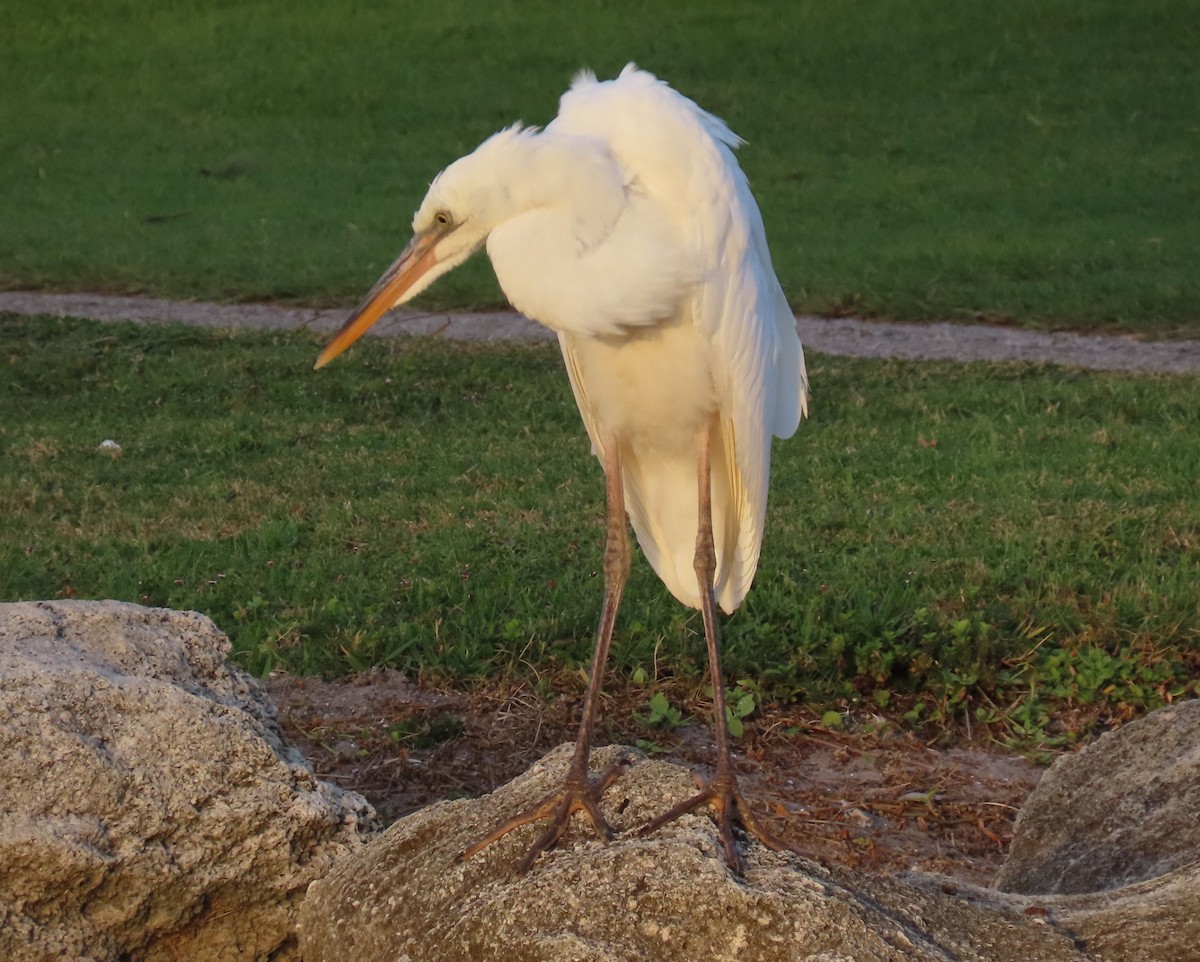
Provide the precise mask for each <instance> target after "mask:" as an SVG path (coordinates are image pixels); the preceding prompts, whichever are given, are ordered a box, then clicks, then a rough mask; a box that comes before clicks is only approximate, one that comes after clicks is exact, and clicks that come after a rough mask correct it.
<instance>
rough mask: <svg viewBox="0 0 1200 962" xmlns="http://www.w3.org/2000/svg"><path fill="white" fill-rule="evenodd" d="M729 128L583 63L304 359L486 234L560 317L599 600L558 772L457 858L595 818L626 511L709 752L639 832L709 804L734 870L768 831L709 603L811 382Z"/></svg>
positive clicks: (446, 179) (451, 181) (725, 577)
mask: <svg viewBox="0 0 1200 962" xmlns="http://www.w3.org/2000/svg"><path fill="white" fill-rule="evenodd" d="M741 143H742V141H741V140H740V138H738V137H737V136H736V135H735V134H734V133H732V132H731V131H730V129H729V128H728V127H727V126H726V125H725V123H724V122H723V121H721V120H720V119H718V118H716V117H714V116H713V115H712V114H709V113H706V112H705V111H704V110H702V109H701V108H700V107H699V106H697V105H696V104H695V103H694V102H692V101H691V100H689V99H687V98H686V97H684V96H682V95H681V94H679V93H677V92H676V91H674V90H673V89H671V88H670V87H669V86H668V85H667V84H666V83H663V82H662V81H659V80H658V79H657V78H655V77H654V76H653V75H651V74H649V73H647V72H645V71H643V70H639V69H638V68H637V67H636V66H634V65H633V64H630V65H628V66H627V67H626V68H625V69H624V70H623V71H622V72H621V74H620V76H619V77H618V78H617V79H615V80H611V81H606V82H598V81H597V80H596V77H595V76H594V75H593V74H592V73H590V72H583V73H581V74H579V75H578V76H577V77H576V78H575V80H574V82H573V83H572V85H571V88H570V90H568V91H567V93H565V94H564V95H563V97H562V99H561V102H560V104H559V112H558V116H557V117H556V118H555V119H554V121H553V122H551V123H550V124H549V125H548V126H547V127H546V128H545V129H544V130H538V129H537V128H531V127H523V126H521V125H520V124H517V125H515V126H512V127H509V128H507V129H505V130H502V131H500V132H499V133H497V134H495V135H493V136H492V137H490V138H489V139H487V140H485V141H484V142H483V143H482V144H481V145H480V146H479V147H478V148H477V149H476V150H475V151H474V152H472V153H470V154H468V155H467V156H465V157H462V158H461V159H459V160H457V161H455V162H454V163H452V164H451V165H450V166H449V167H447V168H446V169H445V170H444V171H442V173H440V174H439V175H438V176H437V177H436V178H435V179H434V181H433V183H432V184H431V185H430V187H429V192H428V194H426V196H425V199H424V200H423V201H422V202H421V206H420V208H419V209H418V210H417V212H416V214H415V215H414V217H413V224H412V226H413V232H414V237H413V238H412V241H411V243H409V245H408V246H407V247H406V248H405V249H404V251H403V253H401V254H400V256H399V257H398V258H397V259H396V261H395V262H394V263H393V264H392V265H391V266H390V267H389V268H388V269H387V271H386V272H385V273H384V274H383V276H382V277H381V278H380V279H379V280H378V282H377V283H376V284H375V286H374V287H373V288H372V289H371V291H370V292H369V293H368V294H367V296H366V298H365V299H364V301H363V302H362V304H361V305H360V306H359V307H358V308H357V310H355V311H354V313H353V314H352V315H351V317H350V319H349V320H348V321H347V322H346V324H345V326H344V327H343V328H342V329H341V331H339V332H338V334H337V335H336V336H335V337H334V338H333V339H332V340H331V341H330V342H329V344H328V345H327V346H326V348H325V350H324V351H323V352H322V354H321V355H320V357H319V358H318V360H317V364H316V366H317V367H322V366H323V365H325V364H327V363H329V361H331V360H332V359H333V358H334V357H336V356H337V355H338V354H340V353H341V352H342V351H344V350H345V349H346V348H347V347H349V345H350V344H352V343H353V342H354V341H355V340H357V339H358V338H359V337H360V336H362V334H363V333H365V332H366V331H367V329H368V328H370V327H371V325H372V324H374V323H375V321H376V320H378V318H379V317H380V316H381V315H382V314H384V313H385V312H386V311H388V310H390V309H391V308H393V307H395V306H397V305H399V304H402V303H404V302H405V301H407V300H408V299H409V298H411V297H413V296H414V295H415V294H417V293H419V292H420V291H422V290H424V289H425V288H426V287H428V286H429V285H430V284H432V283H433V281H434V280H435V279H436V278H438V277H439V276H441V275H442V274H445V273H446V272H447V271H449V270H452V269H453V268H455V267H457V266H458V265H459V264H461V263H463V261H465V260H466V259H467V258H468V257H469V256H470V255H471V254H473V253H474V252H475V251H477V250H478V249H479V248H480V247H483V246H485V245H486V247H487V253H488V256H489V258H490V259H491V262H492V266H493V268H494V269H495V273H496V278H497V279H498V280H499V282H500V286H501V288H502V289H503V290H504V293H505V294H506V295H507V297H508V299H509V300H510V301H511V302H512V304H513V306H514V307H516V308H517V310H519V311H521V312H522V313H524V314H525V315H527V316H528V317H530V318H532V319H534V320H536V321H538V322H540V323H541V324H543V325H545V326H546V327H549V328H551V329H552V330H554V331H555V332H556V333H557V334H558V341H559V346H560V347H561V349H562V355H563V360H564V362H565V364H566V368H567V374H568V376H569V378H570V381H571V389H572V390H573V391H574V394H575V400H576V402H577V403H578V405H579V412H580V414H581V415H582V416H583V423H584V426H585V427H586V429H587V433H588V436H589V438H590V439H591V443H592V449H593V451H594V453H595V454H596V456H597V457H598V458H599V460H600V462H601V464H602V465H603V468H604V475H605V480H606V494H607V501H608V522H607V534H606V539H605V547H604V602H603V608H602V613H601V618H600V626H599V629H598V630H597V634H596V646H595V651H594V654H593V659H592V667H591V674H590V678H589V684H588V690H587V695H586V697H585V700H584V705H583V717H582V721H581V724H580V728H579V735H578V739H577V742H576V745H575V753H574V755H573V757H572V761H571V765H570V768H569V769H568V775H567V778H566V780H565V782H564V784H563V786H562V787H561V789H559V790H557V791H555V792H553V793H551V794H550V795H549V796H547V797H546V798H545V799H543V800H542V801H541V802H540V803H539V804H537V805H535V806H533V807H532V808H530V809H527V810H526V811H523V812H520V813H518V814H517V815H515V816H514V817H513V818H511V819H510V820H508V821H507V822H505V823H504V824H503V825H501V826H500V827H499V828H497V829H496V830H495V831H494V832H492V833H491V834H490V835H488V836H487V837H486V838H484V839H482V840H481V841H479V842H478V843H476V844H475V845H474V846H472V847H471V848H470V849H468V850H467V852H466V853H464V854H465V855H472V854H474V853H476V852H478V851H479V850H481V849H482V848H484V847H486V846H487V845H489V844H490V843H492V842H493V841H495V840H496V839H498V838H501V837H502V836H504V835H506V834H507V833H508V832H510V831H512V830H513V829H514V828H517V827H518V826H521V825H525V824H528V823H530V822H533V821H538V820H542V819H548V820H549V823H550V824H549V826H548V827H547V828H546V829H545V831H544V832H543V833H542V834H541V836H540V837H539V838H538V839H537V840H536V841H535V843H534V844H533V846H532V848H531V849H530V850H529V852H528V854H527V855H526V857H525V859H524V861H523V862H522V863H521V865H520V868H519V870H520V871H524V870H527V869H528V868H529V867H530V866H531V865H532V864H533V862H534V861H535V860H536V859H537V857H538V856H539V855H540V854H541V853H542V852H544V851H547V850H549V849H550V848H552V847H553V846H554V845H555V844H556V843H557V842H558V840H559V839H560V838H561V836H562V834H563V832H564V831H565V830H566V827H567V825H568V823H569V821H570V820H571V817H572V815H573V814H574V813H575V812H577V811H584V812H586V813H587V815H588V816H589V817H590V819H591V821H592V824H593V826H594V827H595V829H596V831H597V832H598V833H599V834H600V835H601V836H603V837H605V838H611V837H612V835H613V833H612V830H611V829H610V827H609V825H608V823H607V821H606V820H605V818H604V816H603V814H602V813H601V811H600V807H599V801H600V798H601V796H602V795H603V793H604V791H605V789H606V788H607V787H608V786H609V785H610V784H611V783H612V781H613V780H614V778H616V776H617V775H618V774H619V772H618V771H617V769H615V768H614V769H610V770H609V771H608V772H606V773H604V774H603V775H602V776H601V777H599V778H597V779H596V780H595V781H593V780H591V778H590V777H589V772H588V758H589V753H590V750H591V742H592V731H593V728H594V725H595V721H596V706H597V701H598V695H599V692H600V689H601V679H602V677H603V673H604V667H605V663H606V661H607V658H608V650H609V645H610V642H611V639H612V632H613V625H614V623H615V621H616V617H617V610H618V608H619V606H620V602H621V594H622V591H623V589H624V587H625V582H626V579H627V576H628V572H629V563H630V552H629V541H628V536H627V532H626V522H625V518H626V513H627V512H628V516H629V519H630V521H631V522H632V524H633V529H634V531H635V532H636V534H637V538H638V543H639V544H640V545H641V547H642V550H643V552H644V553H645V555H646V557H647V559H648V560H649V562H650V564H651V565H652V566H653V567H654V570H655V572H656V573H657V574H658V576H659V577H660V578H661V579H662V581H663V583H664V584H665V585H666V586H667V588H668V589H669V590H670V592H671V593H672V594H673V595H674V596H675V597H676V598H678V599H679V600H680V601H681V602H682V603H683V604H685V605H689V606H691V607H693V608H699V609H700V611H701V612H702V613H703V619H704V633H705V638H706V642H707V647H708V657H709V667H710V674H711V679H712V691H713V703H714V704H713V712H714V729H715V739H716V747H717V757H716V764H715V772H714V777H713V778H712V780H711V781H710V782H709V783H708V785H707V787H706V788H704V789H703V790H702V791H700V792H699V794H697V795H696V796H695V797H693V798H690V799H687V800H686V801H684V802H682V803H681V804H679V805H677V806H675V807H674V808H673V809H671V810H670V811H669V812H667V813H665V814H664V815H662V816H661V817H659V818H657V819H655V820H654V821H653V822H651V823H650V824H649V825H647V826H646V827H645V828H644V829H643V831H652V830H654V829H656V828H658V827H659V826H661V825H662V824H664V823H666V822H668V821H670V820H672V819H674V818H677V817H678V816H679V815H681V814H683V813H684V812H687V811H691V810H694V809H696V808H699V807H701V806H710V807H711V808H713V809H714V810H715V813H716V815H717V822H718V825H719V827H720V833H721V839H722V845H723V847H724V850H725V854H726V858H727V859H728V861H729V863H730V865H731V867H732V868H733V869H734V870H735V871H738V872H740V871H741V869H742V864H743V863H742V859H741V856H740V855H739V853H738V850H737V848H736V846H735V844H734V836H733V823H734V821H735V820H736V821H739V822H740V823H741V824H742V826H743V827H744V828H745V829H746V830H747V831H749V832H751V833H752V834H754V835H756V836H757V837H758V838H759V839H760V840H762V841H763V842H764V843H766V844H768V845H771V846H778V844H779V843H778V842H777V841H776V840H775V839H774V838H773V837H772V836H771V834H770V833H769V832H768V831H767V830H766V829H765V828H764V827H763V825H762V824H761V823H760V822H759V820H758V819H756V818H755V817H754V815H753V814H752V813H751V811H750V808H749V806H748V805H747V804H746V802H745V800H744V798H743V796H742V794H741V792H740V790H739V788H738V785H737V779H736V776H735V773H734V769H733V764H732V762H731V759H730V752H729V734H728V729H727V724H726V713H725V697H724V687H723V680H722V673H721V662H720V652H719V650H718V633H717V618H716V605H717V604H719V605H720V606H721V608H723V609H724V610H725V611H726V612H732V611H734V609H736V608H737V607H738V605H740V604H741V602H742V599H743V598H744V597H745V595H746V592H747V591H748V590H749V588H750V583H751V581H752V579H753V577H754V572H755V569H756V567H757V565H758V556H759V547H760V545H761V543H762V536H763V523H764V517H765V513H766V503H767V483H768V478H769V473H770V460H771V438H772V435H774V436H776V437H780V438H786V437H790V436H791V435H792V434H793V433H794V432H795V430H796V428H797V426H798V425H799V422H800V419H801V417H803V416H804V415H805V414H806V413H807V404H808V377H807V374H806V372H805V368H804V354H803V351H802V349H801V346H800V339H799V337H798V335H797V333H796V323H795V318H794V317H793V315H792V313H791V310H790V309H789V308H788V304H787V300H786V299H785V297H784V294H783V290H782V289H781V288H780V286H779V281H778V280H777V279H776V277H775V272H774V270H773V268H772V266H771V257H770V254H769V252H768V250H767V240H766V233H765V230H764V228H763V222H762V216H761V214H760V213H759V210H758V206H757V204H756V203H755V201H754V197H753V196H752V194H751V193H750V187H749V184H748V182H747V180H746V176H745V174H743V172H742V170H741V168H740V167H739V166H738V164H737V161H736V160H735V159H734V155H733V149H734V148H736V147H737V146H738V145H739V144H741Z"/></svg>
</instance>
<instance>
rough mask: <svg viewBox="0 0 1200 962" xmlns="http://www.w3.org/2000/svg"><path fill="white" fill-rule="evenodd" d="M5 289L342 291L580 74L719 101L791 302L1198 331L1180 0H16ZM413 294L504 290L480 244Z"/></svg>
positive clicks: (7, 102)
mask: <svg viewBox="0 0 1200 962" xmlns="http://www.w3.org/2000/svg"><path fill="white" fill-rule="evenodd" d="M5 27H6V31H7V32H6V35H5V43H4V48H5V55H4V56H3V57H2V58H0V91H3V93H0V180H2V181H3V182H4V183H5V184H6V185H8V189H7V191H6V194H5V209H4V217H3V218H0V286H2V287H7V288H17V287H44V288H54V289H71V288H88V289H96V290H108V291H120V292H125V291H139V292H147V293H154V294H159V295H168V296H176V297H206V298H229V299H250V298H268V299H287V300H295V301H305V302H312V303H349V302H351V301H353V300H355V299H356V298H357V297H358V295H360V294H361V293H362V292H363V291H364V290H365V289H366V288H367V287H368V286H369V285H370V283H371V282H372V281H373V280H374V279H375V277H376V275H377V274H378V272H379V271H380V270H381V269H382V268H383V266H385V265H386V263H388V262H389V260H390V259H391V257H392V256H393V255H394V254H395V253H396V252H397V251H398V250H399V248H400V246H401V245H402V244H403V242H404V241H405V240H406V236H405V235H406V233H407V230H408V227H407V224H408V220H409V217H410V215H411V212H412V210H413V209H414V207H415V206H416V204H417V202H418V201H419V199H420V196H421V194H422V193H423V191H424V188H425V185H426V184H428V182H429V180H430V178H431V177H432V176H433V174H434V173H435V172H436V171H437V170H439V169H440V168H441V167H442V166H444V165H445V164H446V163H447V162H448V161H450V160H452V159H453V158H455V157H457V156H459V155H460V154H462V153H464V152H466V151H468V150H470V149H471V148H472V147H473V146H474V145H475V144H476V143H478V142H479V141H480V140H481V139H482V138H483V137H485V136H486V135H487V134H489V133H491V132H492V131H494V130H495V129H497V128H498V127H500V126H502V125H504V124H507V123H509V122H511V121H512V120H514V119H516V118H524V119H525V120H527V121H530V122H545V121H546V120H548V119H549V118H550V117H552V116H553V113H554V110H555V104H556V100H557V97H558V95H559V93H560V92H561V91H562V90H563V89H564V88H565V86H566V83H567V81H568V79H569V77H570V76H571V74H572V73H573V72H574V71H575V70H576V69H578V68H579V67H580V66H583V65H590V66H592V67H595V68H596V69H597V70H598V71H600V72H601V73H602V74H607V75H611V74H612V73H613V72H614V71H616V70H617V69H619V68H620V66H621V65H622V64H623V63H624V62H625V61H626V60H629V59H634V60H637V61H639V62H640V63H642V64H643V65H644V66H645V67H647V68H649V69H652V70H654V71H656V72H658V73H659V74H660V75H661V76H663V77H665V78H667V79H669V80H670V81H671V82H673V83H674V84H675V85H676V86H677V87H679V88H680V89H681V90H683V91H685V92H687V93H688V94H690V95H691V96H693V97H695V98H696V99H698V100H699V101H700V102H701V103H702V104H704V105H706V106H707V107H709V108H710V109H712V110H713V111H714V112H716V113H718V114H720V115H721V116H723V117H725V118H726V119H728V120H729V121H730V123H731V124H732V125H733V127H734V128H735V129H736V130H737V131H738V132H739V133H741V134H742V135H743V136H745V137H746V138H747V139H748V141H749V145H748V146H747V147H745V148H744V149H743V151H742V160H743V163H744V165H745V167H746V169H747V171H748V172H749V174H750V177H751V180H752V182H753V184H754V186H755V188H756V191H757V193H758V196H759V198H760V201H761V204H762V207H763V210H764V214H765V217H766V220H767V225H768V230H769V233H770V237H771V239H772V244H773V252H774V256H775V261H776V264H777V267H778V269H779V273H780V275H781V277H782V280H783V282H784V286H785V288H786V290H787V292H788V294H789V296H790V297H791V299H792V301H793V303H794V305H795V306H797V307H798V308H800V309H803V310H808V311H815V312H822V313H824V312H839V311H853V312H859V313H865V314H871V315H891V316H895V317H903V318H944V317H967V318H970V317H975V316H980V315H982V316H986V317H991V318H1015V319H1017V320H1018V321H1020V322H1022V323H1029V324H1036V325H1043V326H1044V325H1067V326H1078V327H1088V326H1100V327H1126V328H1131V329H1138V330H1145V331H1149V332H1154V333H1171V332H1193V333H1194V332H1195V330H1196V327H1197V314H1196V304H1197V303H1198V302H1200V272H1197V271H1196V269H1195V265H1196V263H1197V262H1200V231H1197V230H1196V225H1197V223H1198V222H1200V179H1198V178H1197V177H1196V176H1195V159H1196V156H1197V154H1198V152H1200V119H1198V118H1200V58H1197V57H1196V51H1197V50H1200V18H1198V17H1196V16H1195V9H1194V5H1193V4H1192V3H1190V2H1188V0H1147V2H1144V3H1138V4H1130V3H1128V2H1125V0H1013V2H1008V3H1002V4H978V3H969V2H966V0H951V2H946V0H903V2H892V3H882V4H881V3H878V2H875V0H814V2H809V3H804V4H796V3H776V4H772V3H765V2H757V3H750V4H738V5H730V4H728V3H718V2H715V0H699V2H695V3H689V4H686V5H679V4H663V3H649V2H641V3H635V2H628V3H627V2H621V3H615V4H614V3H600V2H598V0H590V2H580V3H573V4H560V3H550V2H548V0H537V2H522V3H520V4H515V3H495V2H492V0H446V2H442V3H437V4H396V3H392V2H383V0H373V2H364V3H359V4H354V5H345V4H336V3H327V2H314V0H288V2H284V0H259V2H256V3H252V4H247V3H236V4H235V3H229V2H220V3H209V4H203V5H199V6H196V5H193V6H190V7H188V8H187V9H181V8H177V7H174V6H169V5H163V4H160V3H152V2H150V0H125V2H120V0H111V2H106V3H96V2H93V0H64V2H59V3H54V4H46V3H41V2H37V3H35V2H34V0H13V2H12V3H10V4H9V5H8V7H7V8H6V15H5ZM432 297H433V298H434V300H433V301H431V303H436V304H439V305H443V306H444V305H453V306H458V307H463V306H467V305H484V304H492V303H495V302H497V301H499V299H500V294H499V291H498V289H497V288H496V286H495V282H494V280H493V279H492V278H491V276H490V272H489V271H488V269H487V267H486V266H485V265H484V264H483V263H476V264H474V265H473V266H472V267H470V268H467V269H464V270H463V271H460V272H459V273H458V274H457V275H455V276H454V277H452V278H448V279H447V280H446V281H444V282H443V283H442V284H440V285H439V286H438V287H437V288H436V289H435V292H434V294H433V295H432Z"/></svg>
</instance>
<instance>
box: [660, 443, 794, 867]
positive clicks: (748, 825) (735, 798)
mask: <svg viewBox="0 0 1200 962" xmlns="http://www.w3.org/2000/svg"><path fill="white" fill-rule="evenodd" d="M697 447H698V449H699V455H698V458H697V482H698V483H697V487H698V489H699V496H700V512H699V515H700V517H699V523H698V525H697V530H696V554H695V569H696V580H697V582H698V583H699V586H700V611H701V613H702V614H703V616H704V640H705V642H706V643H707V645H708V667H709V677H710V678H711V680H712V690H713V716H714V718H713V726H714V729H715V734H716V740H717V766H716V772H715V773H714V776H713V780H712V781H711V782H710V783H709V784H708V786H707V787H706V788H704V789H702V790H701V791H700V793H699V794H697V795H694V796H692V797H691V798H689V799H686V800H685V801H682V802H680V803H679V804H678V805H676V806H675V807H674V808H672V809H671V810H670V811H667V812H664V813H663V814H662V815H660V816H658V818H656V819H654V820H653V821H651V822H649V823H648V824H647V825H645V826H643V828H642V829H641V831H640V834H642V835H648V834H650V833H651V832H653V831H656V830H657V829H659V828H661V827H662V826H663V825H666V824H667V823H668V822H672V821H674V820H675V819H677V818H679V816H681V815H684V814H686V813H687V812H691V811H694V810H695V809H697V808H699V807H700V806H702V805H707V806H709V807H711V808H712V809H713V811H714V814H715V815H716V818H717V826H718V828H719V830H720V833H721V845H722V847H723V848H724V849H725V858H726V860H727V861H728V863H729V867H730V868H731V869H733V871H734V872H735V873H736V874H737V875H741V874H742V873H743V871H744V869H745V862H744V861H743V859H742V856H741V854H740V853H739V852H738V850H737V846H736V845H735V844H734V838H733V823H734V821H735V820H736V821H738V822H740V823H741V825H742V827H743V828H744V829H745V830H746V831H747V832H748V833H749V834H751V835H753V836H754V837H755V838H757V839H758V840H759V841H760V842H762V843H763V844H764V845H766V846H767V847H768V848H771V849H776V850H778V849H782V848H786V847H787V846H786V845H785V844H784V843H783V842H782V841H780V840H779V839H778V838H776V837H775V836H774V835H772V834H771V833H770V832H769V831H767V829H766V827H765V826H764V825H763V823H762V822H761V821H760V820H759V819H758V818H757V817H755V816H754V815H753V813H752V812H751V811H750V806H749V805H747V804H746V800H745V799H744V798H743V797H742V793H741V792H740V791H739V789H738V785H737V776H736V775H735V774H734V771H733V761H732V758H731V755H730V751H729V725H728V722H727V720H726V715H725V681H724V674H723V673H722V671H721V651H720V638H719V637H718V634H717V610H716V609H717V606H716V599H715V597H714V592H713V582H714V579H715V578H716V572H717V554H716V548H715V546H714V543H713V528H712V455H711V432H710V428H709V427H706V428H705V429H704V430H702V431H701V432H700V434H699V437H698V438H697Z"/></svg>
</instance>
